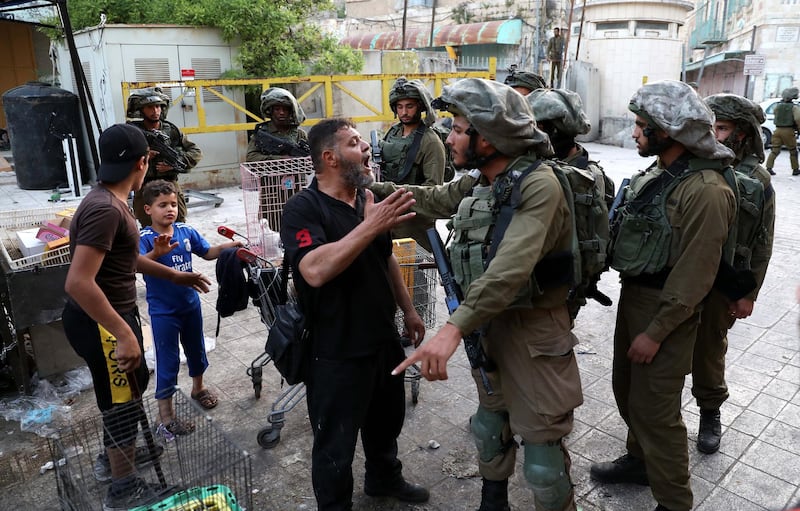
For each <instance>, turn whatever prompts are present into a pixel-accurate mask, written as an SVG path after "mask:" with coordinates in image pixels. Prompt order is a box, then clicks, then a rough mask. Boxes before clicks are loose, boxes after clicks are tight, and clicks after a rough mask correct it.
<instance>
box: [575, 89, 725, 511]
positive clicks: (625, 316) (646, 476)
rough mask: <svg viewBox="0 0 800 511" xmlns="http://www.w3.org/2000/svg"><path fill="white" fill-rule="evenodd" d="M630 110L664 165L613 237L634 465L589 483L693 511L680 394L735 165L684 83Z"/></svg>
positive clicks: (634, 188)
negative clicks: (627, 487)
mask: <svg viewBox="0 0 800 511" xmlns="http://www.w3.org/2000/svg"><path fill="white" fill-rule="evenodd" d="M628 108H629V109H630V110H631V111H632V112H633V113H634V114H636V119H635V126H634V129H633V138H634V139H635V140H636V146H637V149H638V150H639V154H640V155H641V156H658V159H657V160H656V161H655V162H654V163H653V164H652V165H651V166H650V167H649V168H648V169H647V170H645V171H643V172H640V173H638V174H636V175H635V176H634V177H633V178H632V179H631V183H630V185H629V186H627V187H625V188H624V189H623V193H624V199H623V202H622V204H621V205H620V207H619V208H618V209H617V211H616V215H615V218H614V222H613V223H612V226H611V227H612V249H611V252H610V256H611V267H612V268H614V269H616V270H617V271H619V273H620V277H621V280H622V291H621V293H620V298H619V303H618V307H617V323H616V328H615V331H614V361H613V376H612V386H613V390H614V397H615V399H616V402H617V407H618V409H619V412H620V415H621V416H622V418H623V419H624V421H625V423H626V424H627V426H628V438H627V443H626V450H627V453H626V454H625V455H623V456H622V457H620V458H618V459H616V460H614V461H612V462H604V463H596V464H593V465H592V467H591V470H590V474H591V477H592V478H593V479H595V480H597V481H600V482H602V483H607V484H613V483H637V484H644V485H647V484H649V485H650V487H651V489H652V492H653V496H654V497H655V500H656V501H657V502H658V507H657V508H656V510H657V511H668V510H671V511H689V510H690V509H691V508H692V489H691V486H690V483H689V454H688V442H687V436H686V426H685V424H684V422H683V419H682V417H681V390H682V389H683V383H684V379H685V377H686V375H687V374H688V373H689V372H690V371H691V369H692V367H691V366H692V353H693V350H694V344H695V339H696V336H697V325H698V323H699V320H700V311H701V308H702V302H703V300H704V299H705V297H706V296H707V295H708V293H709V292H710V291H711V287H712V285H713V284H714V279H715V276H716V274H717V269H718V267H719V265H720V261H721V257H722V253H723V246H724V245H725V241H726V239H727V238H728V232H729V230H730V228H731V225H732V223H733V221H734V217H735V215H736V199H735V195H734V193H733V191H732V190H731V188H730V187H729V186H728V184H727V182H726V181H725V178H724V177H723V175H722V173H721V172H720V171H721V170H722V169H723V168H724V167H725V166H726V165H727V164H728V163H729V162H730V161H731V160H732V159H733V156H734V154H733V152H732V151H731V150H730V149H728V148H727V147H725V146H723V145H722V144H720V143H719V142H717V140H716V138H715V136H714V131H713V129H712V123H713V118H714V117H713V114H712V113H711V111H710V110H709V109H708V107H707V106H706V105H705V104H704V103H703V101H702V100H701V99H700V98H699V97H698V96H697V93H696V92H695V91H694V90H693V89H692V88H691V87H689V85H687V84H685V83H683V82H678V81H672V80H665V81H661V82H653V83H648V84H646V85H644V86H643V87H641V88H640V89H639V90H638V91H637V92H636V94H634V96H633V98H632V99H631V101H630V105H629V106H628Z"/></svg>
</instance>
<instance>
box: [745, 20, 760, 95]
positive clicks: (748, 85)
mask: <svg viewBox="0 0 800 511" xmlns="http://www.w3.org/2000/svg"><path fill="white" fill-rule="evenodd" d="M756 30H758V27H757V26H756V25H753V33H752V34H751V35H750V51H751V52H753V54H755V52H756ZM755 81H756V79H755V77H754V76H753V75H748V76H747V80H746V81H745V82H744V97H746V98H747V99H753V92H754V90H753V89H755V86H756V83H755Z"/></svg>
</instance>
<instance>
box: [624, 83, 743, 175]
mask: <svg viewBox="0 0 800 511" xmlns="http://www.w3.org/2000/svg"><path fill="white" fill-rule="evenodd" d="M628 109H629V110H630V111H631V112H633V113H635V114H637V115H639V116H641V117H644V118H646V119H648V121H649V122H652V123H653V124H655V127H657V128H659V129H661V130H663V131H664V132H665V133H666V134H667V135H668V136H669V137H670V138H671V139H673V140H675V141H677V142H679V143H680V144H681V145H683V146H684V147H685V148H686V149H688V150H689V151H690V152H691V153H692V154H694V155H695V156H696V157H698V158H706V159H709V160H726V161H725V163H726V164H727V163H730V161H731V160H732V159H733V157H734V154H733V151H731V150H730V149H728V148H727V147H725V146H724V145H723V144H721V143H720V142H717V137H716V135H715V134H714V129H713V124H714V114H713V113H712V112H711V109H709V108H708V106H706V104H705V103H704V102H703V100H702V99H700V96H698V95H697V92H695V90H694V89H693V88H691V87H690V86H689V85H688V84H686V83H684V82H679V81H677V80H662V81H658V82H651V83H647V84H645V85H643V86H642V87H640V88H639V90H637V91H636V93H635V94H634V95H633V97H632V98H631V101H630V104H629V105H628Z"/></svg>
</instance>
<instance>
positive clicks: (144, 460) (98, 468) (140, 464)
mask: <svg viewBox="0 0 800 511" xmlns="http://www.w3.org/2000/svg"><path fill="white" fill-rule="evenodd" d="M154 447H155V450H154V451H153V452H150V449H148V448H147V446H144V445H140V446H137V447H136V458H135V459H136V470H137V471H139V470H143V469H145V468H147V467H148V465H150V464H151V463H152V462H153V460H155V459H156V458H158V457H159V456H161V455H162V454H163V453H164V448H163V447H161V446H160V445H156V446H154ZM93 471H94V478H95V480H97V482H98V483H107V482H109V481H111V462H110V461H108V453H107V452H106V451H105V449H104V450H103V452H101V453H100V454H98V455H97V459H96V460H95V461H94V469H93Z"/></svg>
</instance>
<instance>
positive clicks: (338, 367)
mask: <svg viewBox="0 0 800 511" xmlns="http://www.w3.org/2000/svg"><path fill="white" fill-rule="evenodd" d="M390 344H391V345H388V344H387V346H385V347H384V348H383V349H381V350H380V351H379V352H378V353H376V354H374V355H370V356H366V357H359V358H353V359H346V360H330V359H321V358H314V360H312V362H311V371H310V377H309V379H308V381H307V382H306V400H307V403H308V416H309V419H310V421H311V428H312V430H313V432H314V447H313V449H312V453H311V480H312V484H313V486H314V495H315V496H316V498H317V506H318V509H319V511H332V510H350V509H352V506H353V470H352V464H353V456H354V453H355V448H356V441H357V439H358V434H359V432H360V433H361V445H362V446H363V448H364V455H365V458H366V464H365V468H366V476H365V485H368V486H373V487H374V486H378V485H380V486H384V485H390V484H392V482H393V481H397V480H398V479H399V478H401V477H402V475H401V470H402V464H401V463H400V461H399V460H398V459H397V437H398V436H399V435H400V430H401V429H402V427H403V420H404V419H405V389H404V386H403V375H402V374H399V375H397V376H392V375H391V374H390V372H391V370H392V369H393V368H394V367H395V366H396V365H397V364H399V363H400V361H402V360H403V358H404V356H405V355H404V352H403V349H402V347H401V346H400V343H399V342H393V343H390Z"/></svg>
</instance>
